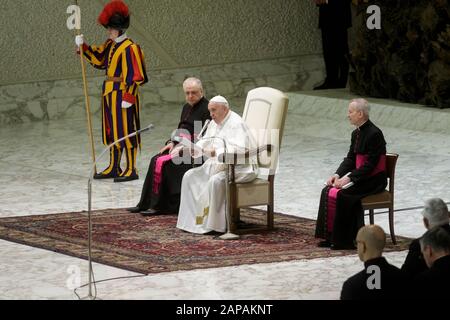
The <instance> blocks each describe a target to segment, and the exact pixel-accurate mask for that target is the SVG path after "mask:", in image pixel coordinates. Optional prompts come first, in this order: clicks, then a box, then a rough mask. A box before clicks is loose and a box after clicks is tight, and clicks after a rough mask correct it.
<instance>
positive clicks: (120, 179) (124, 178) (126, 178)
mask: <svg viewBox="0 0 450 320" xmlns="http://www.w3.org/2000/svg"><path fill="white" fill-rule="evenodd" d="M137 179H139V176H138V175H137V174H136V173H132V174H131V175H130V176H122V177H117V178H114V182H126V181H132V180H137Z"/></svg>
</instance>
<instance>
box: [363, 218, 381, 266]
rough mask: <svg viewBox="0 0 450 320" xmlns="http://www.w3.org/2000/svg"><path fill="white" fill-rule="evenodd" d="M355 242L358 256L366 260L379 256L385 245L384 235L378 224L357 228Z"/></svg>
mask: <svg viewBox="0 0 450 320" xmlns="http://www.w3.org/2000/svg"><path fill="white" fill-rule="evenodd" d="M356 242H357V243H358V254H359V258H360V259H361V260H362V261H367V260H370V259H374V258H379V257H381V255H382V254H383V249H384V246H385V245H386V235H385V233H384V230H383V229H382V228H381V227H380V226H377V225H368V226H364V227H362V228H361V229H359V231H358V235H357V236H356Z"/></svg>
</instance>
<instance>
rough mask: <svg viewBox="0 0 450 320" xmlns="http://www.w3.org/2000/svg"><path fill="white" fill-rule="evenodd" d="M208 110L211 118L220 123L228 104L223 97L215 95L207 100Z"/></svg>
mask: <svg viewBox="0 0 450 320" xmlns="http://www.w3.org/2000/svg"><path fill="white" fill-rule="evenodd" d="M208 110H209V114H210V115H211V119H213V120H214V122H216V123H217V124H221V123H222V121H223V119H225V117H226V116H227V114H228V111H229V110H230V105H229V103H228V101H227V99H225V98H224V97H222V96H215V97H214V98H212V99H211V100H210V101H209V104H208Z"/></svg>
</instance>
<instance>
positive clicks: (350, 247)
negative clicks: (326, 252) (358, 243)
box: [331, 244, 356, 250]
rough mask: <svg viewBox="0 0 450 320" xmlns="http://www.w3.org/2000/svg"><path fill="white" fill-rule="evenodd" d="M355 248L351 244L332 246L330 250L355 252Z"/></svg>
mask: <svg viewBox="0 0 450 320" xmlns="http://www.w3.org/2000/svg"><path fill="white" fill-rule="evenodd" d="M355 249H356V247H355V246H354V245H353V244H332V245H331V250H355Z"/></svg>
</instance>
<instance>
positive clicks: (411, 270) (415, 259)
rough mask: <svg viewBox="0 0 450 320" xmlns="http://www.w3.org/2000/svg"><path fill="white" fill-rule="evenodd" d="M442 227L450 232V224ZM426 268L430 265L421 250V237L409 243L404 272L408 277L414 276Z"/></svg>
mask: <svg viewBox="0 0 450 320" xmlns="http://www.w3.org/2000/svg"><path fill="white" fill-rule="evenodd" d="M442 227H443V228H444V229H446V230H447V231H448V232H449V233H450V224H447V225H444V226H442ZM426 270H428V267H427V264H426V263H425V260H424V258H423V255H422V251H421V250H420V238H417V239H414V240H413V241H412V242H411V244H410V245H409V251H408V255H407V256H406V259H405V262H404V263H403V265H402V272H404V273H405V275H406V276H407V277H408V278H414V277H415V276H417V275H418V274H419V273H422V272H424V271H426Z"/></svg>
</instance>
